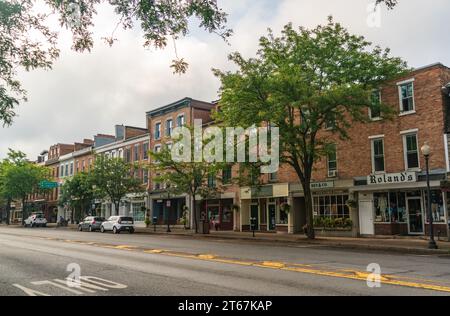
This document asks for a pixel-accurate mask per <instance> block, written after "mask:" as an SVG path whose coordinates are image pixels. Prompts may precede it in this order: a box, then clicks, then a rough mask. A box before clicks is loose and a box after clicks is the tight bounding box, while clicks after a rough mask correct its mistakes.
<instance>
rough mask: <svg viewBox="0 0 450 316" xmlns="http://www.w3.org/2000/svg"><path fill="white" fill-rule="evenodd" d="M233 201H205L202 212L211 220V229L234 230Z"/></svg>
mask: <svg viewBox="0 0 450 316" xmlns="http://www.w3.org/2000/svg"><path fill="white" fill-rule="evenodd" d="M233 206H234V204H233V199H232V198H231V199H215V200H204V201H202V204H201V210H202V213H203V214H204V216H205V217H206V218H207V219H208V220H209V223H210V229H215V230H233V228H234V227H233V225H234V214H233V212H234V210H233Z"/></svg>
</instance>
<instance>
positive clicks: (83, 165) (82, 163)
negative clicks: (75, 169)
mask: <svg viewBox="0 0 450 316" xmlns="http://www.w3.org/2000/svg"><path fill="white" fill-rule="evenodd" d="M84 169H85V161H84V160H83V161H82V162H81V171H83V172H84Z"/></svg>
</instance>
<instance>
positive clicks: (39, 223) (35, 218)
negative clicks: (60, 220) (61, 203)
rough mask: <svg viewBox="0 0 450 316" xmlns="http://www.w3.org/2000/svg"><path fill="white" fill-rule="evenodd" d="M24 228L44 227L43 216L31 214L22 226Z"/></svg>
mask: <svg viewBox="0 0 450 316" xmlns="http://www.w3.org/2000/svg"><path fill="white" fill-rule="evenodd" d="M23 226H24V227H46V226H47V220H46V219H45V217H44V214H41V213H37V214H31V215H30V216H29V217H28V218H27V219H26V220H25V223H24V224H23Z"/></svg>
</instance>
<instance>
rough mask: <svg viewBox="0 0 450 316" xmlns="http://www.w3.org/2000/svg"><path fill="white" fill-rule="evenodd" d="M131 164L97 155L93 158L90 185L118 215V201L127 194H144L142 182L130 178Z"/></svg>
mask: <svg viewBox="0 0 450 316" xmlns="http://www.w3.org/2000/svg"><path fill="white" fill-rule="evenodd" d="M136 167H137V166H134V165H132V164H129V163H127V162H125V161H124V160H123V159H121V158H110V157H107V156H105V155H99V156H97V157H96V158H95V164H94V168H93V169H92V170H91V174H90V176H91V178H92V183H93V185H94V189H95V191H96V194H98V195H99V196H100V197H102V198H107V199H109V200H110V201H111V202H112V203H113V204H114V206H115V214H116V215H119V206H120V201H121V200H122V198H124V197H125V196H126V195H127V194H129V193H144V191H145V188H144V187H143V186H142V182H141V181H140V180H138V179H136V178H134V177H133V176H132V173H133V170H134V168H136Z"/></svg>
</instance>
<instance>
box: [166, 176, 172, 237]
mask: <svg viewBox="0 0 450 316" xmlns="http://www.w3.org/2000/svg"><path fill="white" fill-rule="evenodd" d="M166 189H167V202H166V208H167V230H166V232H167V233H170V232H171V231H170V221H169V219H170V209H171V208H172V203H171V201H170V185H169V184H167V185H166Z"/></svg>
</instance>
